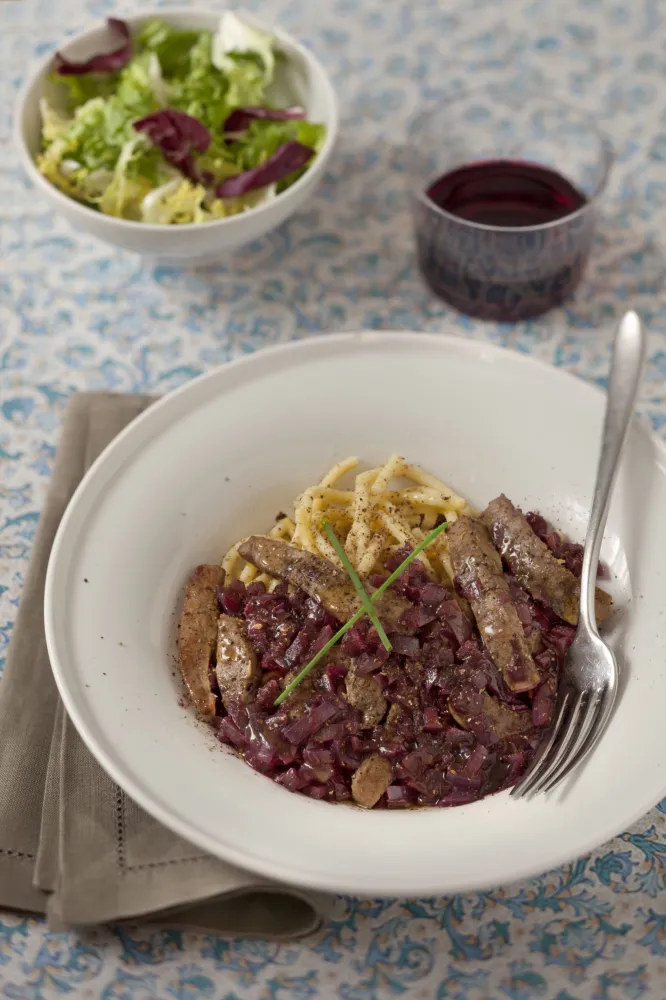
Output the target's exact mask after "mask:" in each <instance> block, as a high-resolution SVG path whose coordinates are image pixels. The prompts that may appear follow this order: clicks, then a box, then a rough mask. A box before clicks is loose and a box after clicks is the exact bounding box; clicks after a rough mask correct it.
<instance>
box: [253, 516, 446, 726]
mask: <svg viewBox="0 0 666 1000" xmlns="http://www.w3.org/2000/svg"><path fill="white" fill-rule="evenodd" d="M447 528H448V524H447V523H446V521H444V523H443V524H440V525H439V526H438V527H437V528H433V530H432V531H431V532H430V534H428V535H426V537H425V538H424V539H423V541H422V542H419V544H418V545H417V546H416V548H415V549H414V551H413V552H410V553H409V555H408V556H407V558H406V559H405V560H403V562H401V563H400V565H399V566H398V568H397V569H396V570H394V571H393V573H391V575H390V576H389V578H388V579H387V580H384V582H383V583H382V584H381V586H379V587H377V590H376V591H375V592H374V594H372V596H371V598H370V600H371V601H372V602H373V603H374V601H376V600H377V598H378V597H379V596H380V595H381V594H383V593H384V591H385V590H386V589H387V587H390V586H391V584H392V583H393V582H394V581H395V580H397V579H398V577H399V576H400V574H401V573H404V571H405V570H406V569H407V567H408V566H409V564H410V562H411V561H412V560H413V559H415V558H416V557H417V556H418V555H419V553H420V552H423V550H424V548H425V547H426V545H430V543H431V542H434V540H435V539H436V538H437V536H438V535H441V533H442V532H443V531H446V529H447ZM364 614H365V608H359V609H358V611H357V612H356V614H355V615H354V616H353V618H350V619H349V621H348V622H346V623H345V624H344V625H343V626H342V628H341V629H338V631H337V632H336V633H335V635H334V636H331V638H330V639H329V640H328V642H327V643H326V645H325V646H323V647H322V648H321V649H320V650H319V652H318V653H315V655H314V656H313V657H312V659H311V660H310V662H309V663H307V664H306V665H305V666H304V667H303V669H302V670H301V671H300V673H298V674H296V676H295V677H294V679H293V681H292V682H291V683H290V684H288V685H287V687H286V688H285V689H284V691H283V692H282V693H281V694H279V695H278V697H277V698H276V699H275V701H274V702H273V704H274V705H275V706H276V707H277V705H281V704H282V702H283V701H284V700H285V698H288V697H289V695H290V694H291V692H292V691H294V690H295V689H296V688H297V687H298V685H299V684H300V683H301V681H302V680H304V679H305V678H306V677H307V675H308V674H309V673H310V671H311V670H312V668H313V667H316V666H317V664H318V663H319V661H320V660H321V658H322V657H323V656H326V654H327V653H328V651H329V650H330V649H332V648H333V646H335V644H336V643H337V642H338V641H339V640H340V639H342V637H343V635H344V634H345V633H346V632H348V631H349V629H350V628H351V627H352V625H355V624H356V622H357V621H358V620H359V619H360V618H362V617H363V615H364Z"/></svg>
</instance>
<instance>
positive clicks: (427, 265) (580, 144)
mask: <svg viewBox="0 0 666 1000" xmlns="http://www.w3.org/2000/svg"><path fill="white" fill-rule="evenodd" d="M408 148H409V168H408V169H409V181H410V186H411V191H412V206H413V218H414V227H415V233H416V246H417V254H418V262H419V266H420V269H421V272H422V274H423V277H424V279H425V281H426V282H427V284H428V285H429V287H430V288H431V289H432V291H433V292H435V294H436V295H438V296H439V297H440V298H442V299H444V301H445V302H448V303H449V304H450V305H452V306H454V308H456V309H458V310H460V311H461V312H464V313H467V314H469V315H471V316H478V317H480V318H483V319H494V320H501V321H509V322H514V321H517V320H521V319H526V318H528V317H530V316H537V315H539V314H540V313H543V312H546V311H547V310H548V309H552V308H553V307H554V306H557V305H559V304H560V303H561V302H562V301H563V300H564V299H566V298H567V297H568V296H569V295H571V293H572V292H573V290H574V289H575V288H576V286H577V285H578V282H579V281H580V279H581V276H582V274H583V270H584V267H585V264H586V262H587V259H588V256H589V253H590V248H591V245H592V240H593V237H594V230H595V225H596V220H597V215H598V204H599V199H600V197H601V195H602V193H603V191H604V188H605V186H606V183H607V180H608V175H609V172H610V168H611V165H612V161H613V152H612V148H611V145H610V143H609V141H608V139H607V138H606V137H605V136H604V135H603V134H602V132H600V130H599V129H598V128H597V126H596V124H595V122H594V119H592V118H591V117H590V116H589V115H587V114H585V113H583V112H581V111H578V110H577V109H576V108H574V107H571V106H569V105H568V104H566V103H563V102H562V101H560V100H557V99H556V98H553V97H550V96H549V95H547V94H541V93H534V92H528V91H525V89H524V88H521V87H518V86H514V85H511V84H491V85H488V86H486V87H484V88H482V89H480V90H476V91H470V92H469V93H467V94H464V95H463V96H460V97H456V98H455V99H453V100H451V101H449V102H448V103H446V104H444V105H443V106H440V107H438V108H436V109H435V110H430V111H426V112H424V113H422V114H421V115H420V116H419V117H418V118H417V120H416V121H415V122H414V124H413V126H412V128H411V130H410V136H409V147H408ZM461 168H468V169H467V170H461ZM454 171H460V173H459V174H456V175H455V176H454V177H450V176H449V175H452V173H453V172H454ZM447 176H448V180H447V179H446V178H447ZM438 181H439V182H440V185H439V187H437V186H436V185H437V182H438ZM429 192H430V194H429ZM433 196H434V197H436V198H437V199H438V200H439V202H440V204H437V203H436V201H434V200H433ZM461 206H462V207H461ZM464 216H466V217H464ZM479 219H481V220H482V221H479Z"/></svg>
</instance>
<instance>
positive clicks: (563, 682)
mask: <svg viewBox="0 0 666 1000" xmlns="http://www.w3.org/2000/svg"><path fill="white" fill-rule="evenodd" d="M646 347H647V337H646V335H645V332H644V330H643V327H642V325H641V322H640V320H639V318H638V316H637V315H636V313H635V312H628V313H625V315H624V316H623V318H622V320H621V322H620V325H619V327H618V331H617V334H616V337H615V344H614V346H613V355H612V359H611V370H610V377H609V379H608V397H607V401H606V416H605V420H604V428H603V435H602V444H601V455H600V458H599V468H598V470H597V481H596V484H595V488H594V497H593V500H592V510H591V512H590V521H589V524H588V528H587V537H586V539H585V551H584V554H583V569H582V573H581V578H580V611H579V618H578V628H577V629H576V636H575V638H574V641H573V643H572V644H571V647H570V649H569V652H568V654H567V657H566V660H565V662H564V666H563V669H562V674H561V677H560V682H559V687H558V691H557V699H556V705H555V712H554V718H555V722H554V724H553V726H552V729H551V731H550V732H549V733H548V735H547V736H546V738H545V739H544V741H543V743H542V744H541V746H540V747H539V749H538V750H537V753H536V755H535V757H534V760H533V761H532V763H531V764H530V766H529V768H528V770H527V772H526V773H525V775H524V776H523V778H522V779H521V780H520V781H519V782H518V784H517V785H515V787H514V788H513V789H512V792H511V794H512V795H513V796H514V798H522V797H524V796H530V795H536V794H538V793H539V792H548V791H551V790H552V789H553V788H554V787H555V786H556V785H558V784H560V782H561V781H563V779H564V778H566V777H567V775H569V774H571V772H572V771H573V769H574V768H575V767H577V766H578V765H579V764H580V763H581V761H582V760H583V759H584V758H585V757H586V756H587V755H588V754H589V752H590V751H591V750H592V748H593V747H594V745H595V744H596V742H597V741H598V739H599V737H600V736H601V734H602V733H603V731H604V729H605V727H606V724H607V722H608V719H609V717H610V714H611V711H612V709H613V704H614V702H615V696H616V694H617V680H618V669H617V663H616V660H615V656H614V654H613V651H612V649H610V647H609V646H607V645H606V643H605V642H604V640H603V639H602V638H601V636H600V635H599V632H598V629H597V621H596V615H595V609H594V592H595V584H596V576H597V566H598V562H599V551H600V549H601V541H602V538H603V533H604V527H605V524H606V518H607V516H608V508H609V506H610V498H611V493H612V491H613V486H614V484H615V477H616V474H617V469H618V465H619V459H620V454H621V452H622V447H623V445H624V442H625V439H626V437H627V431H628V428H629V422H630V420H631V414H632V411H633V408H634V401H635V399H636V393H637V391H638V386H639V383H640V379H641V373H642V371H643V365H644V363H645V354H646Z"/></svg>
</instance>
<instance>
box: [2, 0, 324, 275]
mask: <svg viewBox="0 0 666 1000" xmlns="http://www.w3.org/2000/svg"><path fill="white" fill-rule="evenodd" d="M241 16H242V18H243V19H244V20H246V21H247V22H249V23H250V24H253V25H255V26H257V27H259V28H263V29H264V30H270V31H272V32H273V34H274V35H275V36H276V38H277V44H278V49H279V51H280V52H281V53H283V54H284V56H286V58H285V59H284V60H281V61H280V64H279V65H278V68H277V69H276V87H277V88H278V89H279V91H280V92H281V93H284V94H288V98H289V101H290V102H291V103H298V104H300V105H301V106H302V107H303V109H304V110H305V112H306V117H307V118H309V119H310V120H311V121H313V122H321V123H322V124H324V125H325V126H326V139H325V142H324V145H323V147H322V149H321V150H320V151H319V152H318V153H317V155H316V157H315V158H314V160H313V161H312V162H311V164H310V166H309V167H308V169H307V170H306V171H305V173H304V174H303V175H302V176H301V177H300V178H299V179H298V180H297V181H296V183H294V184H293V185H292V186H291V187H289V188H287V190H286V191H283V192H282V193H281V194H279V195H278V196H277V197H275V198H274V199H272V200H270V201H269V200H267V201H266V202H265V203H260V204H258V205H257V206H256V207H255V208H253V209H251V210H248V211H246V212H243V213H241V214H240V215H233V216H229V217H228V218H225V219H219V220H216V221H213V222H203V223H189V224H185V225H170V226H167V225H151V224H148V223H145V222H132V221H128V220H125V219H119V218H114V217H113V216H110V215H104V214H102V213H101V212H98V211H95V210H94V209H93V208H90V207H88V206H87V205H83V204H81V203H79V202H77V201H75V200H74V199H73V198H69V197H68V196H67V195H65V194H63V193H62V192H61V191H59V190H58V188H56V187H55V186H54V185H53V184H51V183H50V181H48V180H47V179H46V178H45V177H44V176H42V174H41V173H40V172H39V170H38V168H37V166H36V163H35V160H36V157H37V154H38V153H39V151H40V144H41V126H40V122H41V118H40V110H39V102H40V99H41V98H42V97H44V96H45V95H47V94H48V95H49V98H50V100H51V101H52V102H53V101H54V100H57V96H56V94H55V92H54V88H53V86H52V85H51V84H50V83H49V79H48V77H49V74H50V73H51V72H52V66H53V55H52V54H51V55H49V56H48V57H47V58H46V59H44V60H43V61H42V62H41V64H40V65H39V66H38V67H37V69H36V70H35V71H34V72H33V74H32V75H31V76H30V77H29V79H28V81H27V83H26V84H25V86H24V88H23V90H22V92H21V95H20V97H19V102H18V106H17V111H16V117H15V127H14V138H15V143H16V145H17V147H18V150H19V155H20V158H21V161H22V164H23V167H24V169H25V171H26V173H27V175H28V177H29V179H30V180H31V181H32V183H33V184H34V185H35V187H36V189H37V190H38V191H39V193H40V194H41V196H42V197H44V198H45V199H46V201H47V202H48V203H49V205H50V206H51V207H52V208H53V210H54V211H56V212H59V213H60V214H61V215H63V216H64V217H65V218H66V219H67V220H68V222H70V223H71V224H72V225H73V226H75V227H77V228H79V229H81V230H83V231H84V232H86V233H89V234H90V235H91V236H94V237H96V238H97V239H100V240H102V241H104V242H105V243H109V244H111V245H112V246H116V247H121V248H123V249H125V250H130V251H134V252H136V253H139V254H144V255H146V256H149V257H155V258H159V259H160V260H164V261H165V262H171V263H173V264H197V263H206V262H208V261H213V260H216V259H217V258H219V257H220V256H223V255H224V254H226V253H227V252H228V251H230V250H234V249H235V248H237V247H239V246H242V245H244V244H247V243H250V242H252V241H253V240H256V239H259V238H260V237H262V236H264V235H265V234H266V233H268V232H270V231H271V230H272V229H275V228H276V227H277V226H279V225H280V224H281V223H283V222H284V221H285V220H286V219H288V218H289V217H290V216H291V215H293V213H294V212H296V211H298V209H300V208H301V207H302V206H303V205H304V203H305V202H306V201H307V200H308V198H309V197H310V195H311V194H312V192H313V191H314V189H315V187H316V186H317V184H318V183H319V181H320V180H321V177H322V174H323V172H324V170H325V168H326V164H327V162H328V160H329V158H330V155H331V152H332V151H333V147H334V145H335V141H336V138H337V134H338V111H337V101H336V97H335V93H334V91H333V87H332V85H331V82H330V80H329V77H328V75H327V73H326V71H325V69H324V67H323V66H322V64H321V63H320V62H319V60H318V59H317V58H316V56H314V55H313V54H312V52H310V51H309V50H308V49H306V48H305V47H304V46H302V45H300V44H299V43H298V42H297V41H296V40H295V39H294V38H293V37H292V36H291V35H289V34H287V33H286V32H284V31H281V30H280V29H279V28H272V27H271V28H269V27H268V26H267V25H265V24H263V23H262V22H261V21H260V20H258V19H257V18H256V17H254V16H253V15H251V14H245V13H244V12H242V14H241ZM156 18H159V19H160V20H162V21H165V22H166V23H167V24H168V25H170V26H172V27H174V28H177V29H181V30H194V31H205V30H209V31H214V30H215V29H216V27H217V25H218V22H219V20H220V11H206V10H199V9H197V8H193V9H182V10H179V9H174V10H172V9H170V8H168V7H164V8H163V7H159V8H155V9H154V10H148V11H145V12H144V13H142V14H141V15H136V16H134V17H126V18H125V19H124V20H125V21H126V22H127V24H128V26H129V28H130V32H131V34H132V35H133V36H134V35H135V33H136V32H137V31H139V30H140V28H141V26H142V25H143V24H144V23H145V22H147V21H151V20H154V19H156ZM108 48H109V40H108V30H107V27H106V25H105V24H100V25H98V26H97V27H95V28H92V29H90V30H88V31H85V32H83V33H82V34H80V35H77V36H75V37H74V38H72V39H69V40H67V42H66V43H64V44H63V45H62V47H61V51H62V52H63V53H64V54H65V55H66V56H67V57H68V58H70V59H72V60H74V61H83V60H85V59H87V58H88V57H90V56H91V55H93V54H94V53H96V52H99V51H105V50H108Z"/></svg>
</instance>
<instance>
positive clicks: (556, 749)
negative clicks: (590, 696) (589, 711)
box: [531, 691, 586, 795]
mask: <svg viewBox="0 0 666 1000" xmlns="http://www.w3.org/2000/svg"><path fill="white" fill-rule="evenodd" d="M585 701H586V692H584V691H583V692H580V693H578V695H577V696H575V697H574V701H573V707H572V709H571V714H570V715H569V718H568V720H567V723H566V725H565V726H564V727H562V729H561V730H560V738H559V739H558V740H557V741H556V743H555V744H554V746H553V748H552V750H551V753H550V755H549V759H548V763H547V764H546V767H545V768H544V769H543V770H542V771H541V774H540V776H539V778H538V779H537V781H536V782H535V784H534V785H533V787H532V792H531V794H532V795H538V793H539V792H542V791H543V789H544V787H545V785H546V784H547V783H548V782H549V781H550V779H551V777H552V775H553V774H554V773H555V772H556V771H558V770H559V768H560V767H561V765H562V764H563V763H564V762H565V761H566V759H567V757H568V756H569V753H570V750H571V747H572V746H573V744H574V742H575V740H576V739H577V737H578V734H579V732H580V720H581V715H582V713H583V703H584V702H585Z"/></svg>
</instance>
